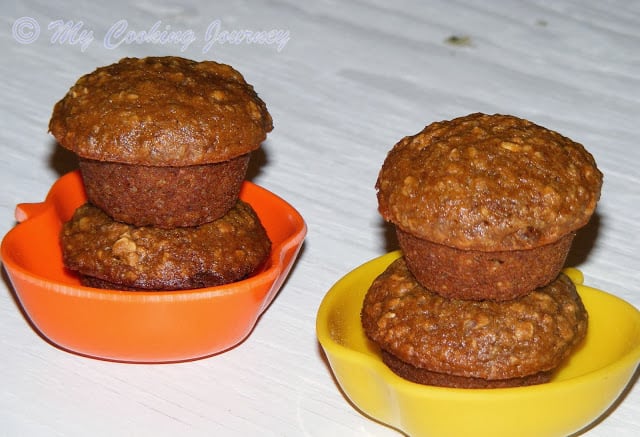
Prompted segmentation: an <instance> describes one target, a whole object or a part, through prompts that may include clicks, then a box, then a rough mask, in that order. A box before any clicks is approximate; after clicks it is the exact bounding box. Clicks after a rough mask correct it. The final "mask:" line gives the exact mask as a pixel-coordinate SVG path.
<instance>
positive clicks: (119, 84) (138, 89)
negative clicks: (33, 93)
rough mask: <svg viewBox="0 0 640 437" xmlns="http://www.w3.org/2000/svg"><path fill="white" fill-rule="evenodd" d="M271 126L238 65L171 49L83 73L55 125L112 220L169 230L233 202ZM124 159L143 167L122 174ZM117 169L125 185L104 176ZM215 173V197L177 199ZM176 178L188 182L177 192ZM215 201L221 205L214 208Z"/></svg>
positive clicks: (207, 217) (204, 185) (206, 186)
mask: <svg viewBox="0 0 640 437" xmlns="http://www.w3.org/2000/svg"><path fill="white" fill-rule="evenodd" d="M272 127H273V125H272V120H271V117H270V115H269V113H268V112H267V108H266V106H265V104H264V102H263V101H262V100H261V99H260V98H259V97H258V96H257V94H256V93H255V91H254V89H253V87H252V86H251V85H249V84H248V83H247V82H246V81H245V80H244V78H243V77H242V75H241V74H240V73H239V72H238V71H236V70H234V69H233V68H232V67H230V66H228V65H224V64H219V63H216V62H213V61H204V62H196V61H192V60H188V59H184V58H179V57H171V56H168V57H149V58H143V59H138V58H124V59H122V60H120V61H119V62H117V63H115V64H112V65H108V66H105V67H101V68H98V69H97V70H95V71H94V72H92V73H89V74H87V75H85V76H82V77H81V78H80V79H79V80H78V81H77V82H76V84H75V85H74V86H72V87H71V89H70V90H69V92H68V93H67V94H66V96H65V97H64V98H63V99H62V100H60V101H59V102H58V103H57V104H56V105H55V107H54V109H53V114H52V117H51V121H50V123H49V130H50V131H51V133H52V134H53V135H54V136H55V138H56V139H57V140H58V142H59V143H60V144H61V145H62V146H63V147H65V148H67V149H69V150H71V151H73V152H75V153H76V154H77V155H78V156H79V157H80V160H81V165H80V167H81V171H82V172H83V178H84V183H85V185H86V186H87V191H88V195H89V201H91V202H93V203H95V204H96V205H99V206H100V207H101V208H103V209H105V211H106V212H107V213H108V214H109V215H111V216H112V217H113V218H115V219H116V220H121V221H126V222H128V223H131V224H135V225H137V226H143V225H156V226H162V227H165V228H171V227H174V226H195V225H198V224H202V223H206V222H209V221H212V220H215V219H216V218H218V217H220V216H221V215H222V214H224V212H226V210H228V209H229V208H231V206H232V205H233V204H234V203H235V202H233V201H232V202H230V201H229V199H232V200H235V199H236V198H237V196H238V192H239V190H240V185H241V183H239V182H238V181H242V180H243V179H244V177H245V174H246V167H247V160H248V157H249V154H250V152H251V151H253V150H255V149H257V148H258V147H259V146H260V143H261V142H262V141H263V140H264V139H265V138H266V134H267V132H269V131H270V130H271V129H272ZM214 163H215V164H217V165H211V164H214ZM123 166H136V167H138V168H135V169H131V170H129V171H125V172H124V175H123V172H122V168H123ZM102 167H105V168H102ZM230 173H234V174H235V176H232V177H229V174H230ZM113 174H118V175H119V177H120V178H124V179H125V180H126V183H124V184H121V183H120V182H121V181H120V180H117V181H112V180H111V179H110V177H105V176H110V175H113ZM176 178H177V179H176ZM183 178H184V179H183ZM218 179H221V181H222V182H224V183H219V184H217V185H219V186H217V187H215V190H213V191H214V193H212V194H211V195H209V196H205V197H204V198H202V200H199V197H198V196H191V197H192V199H191V200H190V201H189V202H182V203H181V202H177V203H176V199H177V198H179V197H183V196H189V195H190V193H191V192H192V191H196V192H206V191H207V190H210V188H211V183H212V181H216V180H218ZM175 185H179V186H182V187H183V188H181V189H180V191H179V192H178V193H176V188H175ZM214 185H215V184H214ZM103 187H104V189H105V192H103V191H102V190H103ZM149 187H153V188H152V191H153V193H154V196H155V197H156V198H157V199H159V200H158V203H159V204H161V205H165V206H166V207H167V208H168V209H169V210H170V211H171V220H170V221H169V222H166V221H165V220H166V218H167V216H168V215H167V214H149V213H148V210H147V207H148V204H149V202H148V199H147V196H148V193H149V191H150V188H149ZM163 188H167V190H164V189H163ZM223 189H225V190H226V192H224V193H222V194H220V195H219V196H218V192H220V191H223ZM214 194H215V195H214ZM214 198H215V199H218V198H219V199H220V201H221V203H222V205H215V206H213V207H212V206H211V205H212V199H213V200H215V199H214ZM185 208H186V210H185Z"/></svg>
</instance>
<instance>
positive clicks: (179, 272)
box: [60, 200, 271, 290]
mask: <svg viewBox="0 0 640 437" xmlns="http://www.w3.org/2000/svg"><path fill="white" fill-rule="evenodd" d="M60 238H61V245H62V252H63V261H64V265H65V267H66V268H68V269H70V270H72V271H74V272H77V273H78V274H79V275H80V276H81V278H82V283H83V284H85V285H89V286H93V287H100V288H114V289H122V290H180V289H191V288H201V287H210V286H216V285H222V284H226V283H230V282H235V281H239V280H241V279H245V278H247V277H249V276H251V275H252V274H254V273H256V272H257V271H258V270H259V269H260V268H261V267H262V266H263V265H264V263H265V261H266V260H267V258H268V256H269V253H270V250H271V242H270V240H269V238H268V236H267V234H266V231H265V229H264V228H263V226H262V224H261V223H260V220H259V218H258V217H257V215H256V214H255V212H254V211H253V209H252V208H251V206H250V205H249V204H247V203H245V202H243V201H241V200H238V201H237V202H236V204H235V205H234V206H233V207H232V208H231V209H230V210H229V211H228V212H227V213H226V214H225V215H224V216H222V217H221V218H219V219H217V220H215V221H213V222H209V223H205V224H204V225H200V226H194V227H185V228H174V229H162V228H158V227H154V226H148V227H136V226H133V225H130V224H125V223H122V222H118V221H115V220H113V219H112V218H111V217H109V216H108V215H107V214H105V213H104V212H103V211H102V210H100V209H99V208H97V207H95V206H93V205H91V204H89V203H87V204H85V205H83V206H81V207H79V208H78V209H77V210H76V211H75V213H74V215H73V217H72V218H71V220H69V221H67V222H66V223H65V224H64V225H63V228H62V231H61V236H60Z"/></svg>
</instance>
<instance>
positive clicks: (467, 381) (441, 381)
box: [381, 350, 553, 388]
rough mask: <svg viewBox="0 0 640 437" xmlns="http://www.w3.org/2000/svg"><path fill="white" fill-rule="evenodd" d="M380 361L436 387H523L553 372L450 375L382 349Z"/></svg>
mask: <svg viewBox="0 0 640 437" xmlns="http://www.w3.org/2000/svg"><path fill="white" fill-rule="evenodd" d="M381 355H382V362H383V363H385V364H386V365H387V367H389V369H391V370H392V371H393V372H394V373H395V374H396V375H398V376H400V377H402V378H404V379H407V380H409V381H411V382H415V383H418V384H424V385H435V386H438V387H451V388H506V387H523V386H526V385H536V384H544V383H545V382H549V381H550V380H551V376H552V375H553V372H552V371H551V370H549V371H546V372H538V373H534V374H533V375H527V376H523V377H520V378H508V379H483V378H474V377H465V376H457V375H450V374H447V373H438V372H431V371H429V370H426V369H421V368H419V367H415V366H412V365H411V364H409V363H405V362H404V361H402V360H401V359H400V358H398V357H396V356H395V355H393V354H390V353H389V352H387V351H385V350H382V351H381Z"/></svg>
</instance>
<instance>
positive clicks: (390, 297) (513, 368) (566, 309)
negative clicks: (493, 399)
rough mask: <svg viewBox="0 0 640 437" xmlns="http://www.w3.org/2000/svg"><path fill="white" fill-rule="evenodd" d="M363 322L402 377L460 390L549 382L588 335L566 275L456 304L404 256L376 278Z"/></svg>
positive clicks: (580, 309)
mask: <svg viewBox="0 0 640 437" xmlns="http://www.w3.org/2000/svg"><path fill="white" fill-rule="evenodd" d="M361 319H362V325H363V328H364V332H365V333H366V335H367V336H368V337H369V338H370V339H371V340H372V341H373V342H374V343H376V344H378V345H379V346H380V348H381V349H382V350H383V351H385V353H384V354H383V359H384V361H385V362H387V364H388V365H389V366H390V368H391V369H392V370H394V371H396V372H397V373H398V374H400V376H403V377H405V378H407V379H411V380H412V381H415V382H421V383H427V384H432V385H442V386H454V387H504V386H513V385H523V384H533V383H540V382H545V381H547V380H548V379H549V378H550V376H551V372H552V371H553V370H554V369H556V368H557V367H558V366H559V365H560V364H561V363H562V362H563V361H564V360H565V359H566V358H567V357H568V356H569V354H570V353H571V352H572V351H573V350H574V349H575V348H576V346H577V345H578V344H579V343H580V342H581V341H582V339H583V338H584V336H585V335H586V331H587V313H586V310H585V308H584V306H583V304H582V301H581V299H580V297H579V295H578V294H577V292H576V288H575V286H574V285H573V283H572V282H571V280H570V279H569V278H568V277H567V276H565V275H564V274H560V275H559V276H558V277H557V279H556V280H554V281H553V282H551V283H550V284H549V285H547V286H545V287H543V288H540V289H537V290H534V291H532V292H531V293H529V294H527V295H526V296H524V297H521V298H518V299H514V300H511V301H506V302H496V301H489V300H486V301H474V300H461V299H450V298H445V297H443V296H441V295H439V294H438V293H434V292H431V291H429V290H427V289H425V288H424V287H422V286H421V285H420V284H419V283H418V282H417V281H416V279H415V278H414V276H413V275H412V274H411V272H410V271H409V269H408V268H407V265H406V263H405V260H404V258H399V259H397V260H396V261H394V262H393V263H392V264H391V265H390V266H389V267H388V268H387V269H386V270H385V272H383V273H382V274H381V275H380V276H379V277H378V278H376V279H375V280H374V282H373V284H372V285H371V287H370V289H369V290H368V292H367V294H366V296H365V299H364V303H363V307H362V313H361Z"/></svg>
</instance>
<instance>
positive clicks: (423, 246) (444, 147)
mask: <svg viewBox="0 0 640 437" xmlns="http://www.w3.org/2000/svg"><path fill="white" fill-rule="evenodd" d="M601 185H602V174H601V173H600V172H599V171H598V169H597V167H596V164H595V161H594V160H593V157H592V156H591V155H590V154H589V153H588V152H587V151H586V150H585V149H584V148H583V147H582V146H581V145H580V144H578V143H575V142H573V141H571V140H570V139H568V138H566V137H564V136H562V135H560V134H558V133H556V132H553V131H550V130H548V129H545V128H543V127H541V126H537V125H535V124H533V123H531V122H528V121H526V120H522V119H519V118H517V117H513V116H506V115H485V114H471V115H468V116H465V117H460V118H457V119H454V120H451V121H445V122H439V123H433V124H431V125H429V126H427V127H426V128H425V129H424V130H423V131H422V132H420V133H418V134H417V135H414V136H411V137H406V138H404V139H403V140H401V141H400V142H399V143H398V144H396V145H395V146H394V148H393V149H392V150H391V151H390V152H389V154H388V156H387V158H386V159H385V162H384V164H383V166H382V169H381V171H380V174H379V177H378V181H377V185H376V188H377V190H378V202H379V210H380V213H381V215H382V216H383V218H384V219H385V220H387V221H389V222H391V223H392V224H393V225H394V226H395V228H396V231H397V235H398V241H399V243H400V248H401V250H402V253H403V257H401V258H400V259H398V260H397V261H395V262H394V263H393V264H392V265H391V266H389V268H388V269H387V270H386V271H385V272H384V273H383V274H382V275H380V276H379V277H378V278H377V279H376V280H375V281H374V282H373V284H372V286H371V288H370V289H369V291H368V293H367V296H366V297H365V301H364V304H363V308H362V314H361V316H362V323H363V327H364V330H365V332H366V334H367V335H368V336H369V337H370V338H371V339H372V340H373V341H374V342H375V343H377V344H378V345H379V346H380V347H381V349H382V355H383V360H384V361H385V363H386V364H387V365H388V366H389V367H390V368H391V369H392V370H393V371H395V372H396V373H398V374H399V375H401V376H403V377H405V378H407V379H410V380H412V381H416V382H420V383H424V384H431V385H442V386H452V387H507V386H518V385H527V384H536V383H540V382H545V381H548V380H549V378H550V377H551V373H552V371H553V370H554V369H555V368H557V367H558V365H560V363H561V362H562V361H563V360H564V359H565V358H566V357H567V356H568V355H569V354H570V353H571V351H572V350H574V349H575V347H576V345H577V344H578V343H579V342H580V341H581V340H582V339H583V337H584V336H585V334H586V329H587V314H586V312H585V309H584V306H583V305H582V302H581V300H580V297H579V296H578V294H577V292H576V289H575V286H574V285H573V284H572V282H571V281H570V280H569V279H568V278H567V277H566V276H565V275H563V274H562V273H561V272H560V271H561V268H562V266H563V264H564V261H565V259H566V256H567V253H568V251H569V249H570V246H571V243H572V241H573V238H574V236H575V232H576V230H578V229H579V228H581V227H582V226H584V225H585V224H586V223H587V222H588V221H589V219H590V217H591V215H592V214H593V212H594V210H595V206H596V203H597V201H598V199H599V196H600V189H601Z"/></svg>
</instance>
